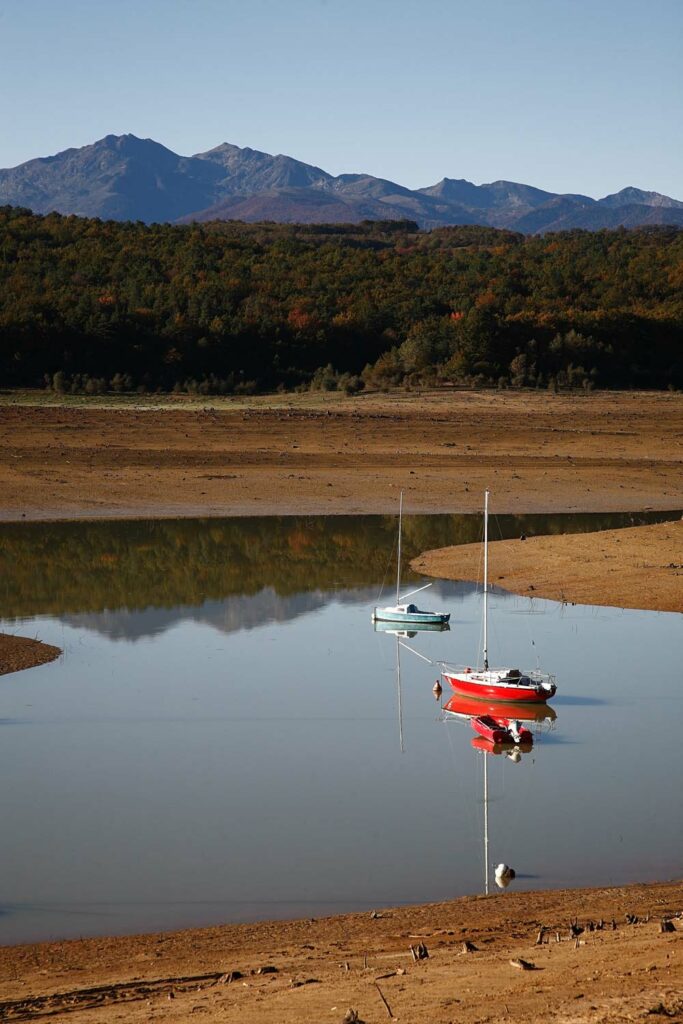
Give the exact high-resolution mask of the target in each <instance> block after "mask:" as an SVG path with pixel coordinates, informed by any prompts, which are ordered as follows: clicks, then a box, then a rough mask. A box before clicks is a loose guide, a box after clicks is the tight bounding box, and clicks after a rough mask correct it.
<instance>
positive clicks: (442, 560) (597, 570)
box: [410, 521, 683, 612]
mask: <svg viewBox="0 0 683 1024" xmlns="http://www.w3.org/2000/svg"><path fill="white" fill-rule="evenodd" d="M410 564H411V566H412V568H413V569H415V571H416V572H420V573H424V574H425V575H426V576H438V577H439V578H441V579H450V580H478V579H479V578H480V576H481V545H480V544H463V545H461V546H459V547H449V548H439V549H438V550H436V551H426V552H424V554H422V555H419V556H418V557H417V558H415V559H413V561H412V562H411V563H410ZM489 573H490V575H489V579H490V582H491V583H493V584H495V585H496V586H499V587H502V588H503V589H505V590H511V591H513V592H514V593H516V594H526V595H533V596H534V597H547V598H550V599H551V600H553V601H572V602H574V603H575V604H601V605H618V606H619V607H620V608H648V609H652V610H654V611H661V612H683V521H678V522H673V523H659V524H657V525H656V526H636V527H634V528H632V529H627V530H603V531H601V532H600V533H583V534H571V535H563V536H558V537H527V538H526V540H524V541H521V540H505V541H497V542H496V543H493V544H491V545H489Z"/></svg>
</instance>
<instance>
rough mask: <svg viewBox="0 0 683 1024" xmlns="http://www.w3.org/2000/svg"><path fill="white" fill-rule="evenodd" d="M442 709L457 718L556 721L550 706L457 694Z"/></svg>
mask: <svg viewBox="0 0 683 1024" xmlns="http://www.w3.org/2000/svg"><path fill="white" fill-rule="evenodd" d="M443 709H444V711H447V712H448V713H449V714H451V715H455V716H456V717H458V718H479V717H480V716H482V715H489V716H490V717H491V718H496V719H510V718H516V719H517V720H518V721H520V722H554V721H555V720H556V719H557V711H555V708H553V707H551V706H550V704H506V703H505V702H504V701H488V700H478V699H477V698H476V697H465V696H463V695H461V694H458V693H456V694H454V695H453V696H452V697H450V698H449V700H448V701H447V702H446V703H445V704H444V707H443Z"/></svg>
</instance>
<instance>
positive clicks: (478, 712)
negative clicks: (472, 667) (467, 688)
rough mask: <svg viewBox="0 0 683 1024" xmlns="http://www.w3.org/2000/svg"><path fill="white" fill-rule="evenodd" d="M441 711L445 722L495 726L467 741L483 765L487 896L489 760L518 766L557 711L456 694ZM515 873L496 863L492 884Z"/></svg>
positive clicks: (487, 882)
mask: <svg viewBox="0 0 683 1024" xmlns="http://www.w3.org/2000/svg"><path fill="white" fill-rule="evenodd" d="M443 711H444V719H445V721H448V720H449V719H456V720H459V721H461V722H464V723H469V724H470V725H471V726H474V728H475V729H477V727H478V723H479V722H481V721H482V720H484V721H487V720H488V721H490V722H491V723H492V726H493V725H495V726H498V729H497V730H495V732H494V730H493V727H492V728H491V732H492V735H491V736H482V735H479V736H473V737H472V739H471V740H470V743H471V746H472V747H474V749H475V750H477V751H479V752H480V753H481V755H482V759H483V766H484V772H483V774H484V893H485V895H486V896H488V895H489V893H490V870H491V867H492V863H491V859H490V851H489V777H488V770H489V757H492V756H498V757H503V758H505V759H506V760H507V761H509V762H511V763H512V764H515V765H518V764H519V763H520V762H521V761H522V757H523V755H525V754H526V755H527V757H528V755H529V754H530V753H531V751H532V749H533V748H534V738H535V737H538V736H540V735H541V734H542V732H543V730H544V728H545V730H546V731H547V730H549V729H553V728H555V723H556V720H557V712H556V711H555V710H554V708H552V707H551V706H550V705H549V704H510V703H503V702H491V701H481V700H476V699H474V698H470V697H465V696H461V695H460V694H454V695H453V696H452V697H451V698H450V699H449V700H448V701H447V702H446V703H445V704H444V707H443ZM523 723H524V724H523ZM534 767H535V766H534ZM520 813H521V809H520ZM516 874H517V873H516V871H515V869H514V868H512V867H510V865H508V864H506V863H505V861H502V862H500V863H499V864H498V865H497V867H496V868H495V871H494V878H495V882H496V885H497V886H498V888H499V889H507V887H508V886H509V885H510V883H511V882H512V881H513V880H514V879H515V878H516Z"/></svg>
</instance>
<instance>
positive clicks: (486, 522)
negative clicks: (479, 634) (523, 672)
mask: <svg viewBox="0 0 683 1024" xmlns="http://www.w3.org/2000/svg"><path fill="white" fill-rule="evenodd" d="M488 590H489V492H488V491H485V492H484V669H487V668H488V667H489V641H488V618H487V612H488Z"/></svg>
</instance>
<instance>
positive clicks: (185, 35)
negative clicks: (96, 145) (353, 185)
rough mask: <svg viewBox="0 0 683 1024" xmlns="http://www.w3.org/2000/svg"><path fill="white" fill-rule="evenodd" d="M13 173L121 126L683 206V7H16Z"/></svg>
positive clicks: (8, 78) (6, 82) (328, 159)
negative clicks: (653, 196)
mask: <svg viewBox="0 0 683 1024" xmlns="http://www.w3.org/2000/svg"><path fill="white" fill-rule="evenodd" d="M0 117H1V118H2V125H3V128H4V130H3V132H2V136H1V137H0V167H10V166H14V165H15V164H18V163H21V162H23V161H24V160H28V159H31V158H32V157H36V156H45V155H48V154H50V153H55V152H58V151H59V150H61V149H65V148H67V147H69V146H81V145H84V144H86V143H88V142H93V141H95V139H98V138H101V137H102V136H103V135H106V134H108V133H110V132H111V133H115V134H120V133H124V132H132V133H133V134H135V135H139V136H141V137H143V138H147V137H150V138H154V139H156V140H157V141H159V142H162V143H164V144H165V145H167V146H168V147H169V148H171V149H173V150H175V151H176V152H179V153H184V154H191V153H195V152H200V151H202V150H206V149H210V148H211V147H213V146H215V145H217V144H218V143H220V142H224V141H228V142H233V143H235V144H237V145H239V146H251V147H253V148H254V149H262V150H265V151H266V152H269V153H287V154H289V155H291V156H295V157H297V158H298V159H301V160H305V161H307V162H309V163H314V164H317V165H319V166H321V167H324V168H325V169H326V170H328V171H330V172H332V173H340V172H342V171H366V172H369V173H371V174H375V175H379V176H382V177H387V178H391V179H393V180H395V181H399V182H401V183H402V184H405V185H408V186H409V187H412V188H416V187H419V186H424V185H430V184H433V183H434V182H436V181H438V180H439V179H440V178H442V177H444V176H447V177H453V178H461V177H462V178H469V179H470V180H471V181H474V182H476V183H477V184H479V183H481V182H485V181H492V180H495V179H497V178H507V179H511V180H514V181H523V182H527V183H529V184H534V185H538V186H539V187H542V188H547V189H549V190H551V191H557V192H566V191H574V192H583V193H586V194H588V195H593V196H601V195H604V194H606V193H608V192H614V191H617V190H618V189H620V188H623V187H624V186H625V185H636V186H638V187H640V188H648V189H654V190H656V191H659V192H665V193H667V194H669V195H674V196H676V197H677V198H683V142H682V137H683V0H648V2H643V0H639V2H635V0H592V2H589V0H419V2H418V0H0Z"/></svg>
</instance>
